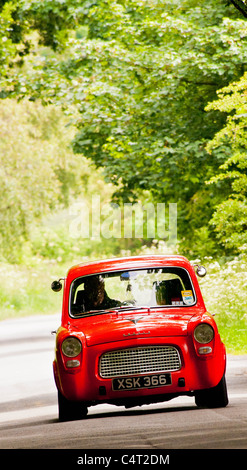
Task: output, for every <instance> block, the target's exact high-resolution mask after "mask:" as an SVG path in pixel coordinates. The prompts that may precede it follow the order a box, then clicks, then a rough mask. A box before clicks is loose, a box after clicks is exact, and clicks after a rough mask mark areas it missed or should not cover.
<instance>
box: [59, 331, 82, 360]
mask: <svg viewBox="0 0 247 470" xmlns="http://www.w3.org/2000/svg"><path fill="white" fill-rule="evenodd" d="M62 352H63V354H64V355H65V356H67V357H76V356H78V354H80V352H81V342H80V341H79V339H77V338H74V337H73V336H71V337H69V338H66V339H65V340H64V341H63V343H62Z"/></svg>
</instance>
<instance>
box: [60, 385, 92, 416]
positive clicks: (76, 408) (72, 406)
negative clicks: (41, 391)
mask: <svg viewBox="0 0 247 470" xmlns="http://www.w3.org/2000/svg"><path fill="white" fill-rule="evenodd" d="M87 411H88V410H87V407H86V406H85V405H83V403H81V402H77V401H69V400H67V398H65V397H64V396H63V395H62V393H61V392H60V391H58V419H59V421H75V420H77V419H83V418H85V417H86V416H87Z"/></svg>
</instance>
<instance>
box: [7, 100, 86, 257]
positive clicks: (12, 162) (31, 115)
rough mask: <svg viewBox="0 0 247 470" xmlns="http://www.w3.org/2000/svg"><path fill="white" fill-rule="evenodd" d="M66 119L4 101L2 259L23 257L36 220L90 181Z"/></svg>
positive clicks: (51, 110) (64, 203) (37, 107)
mask: <svg viewBox="0 0 247 470" xmlns="http://www.w3.org/2000/svg"><path fill="white" fill-rule="evenodd" d="M65 124H66V119H64V116H63V115H62V114H61V112H60V111H58V110H57V109H54V108H52V107H50V108H46V109H45V110H44V109H43V108H42V106H41V105H38V104H35V105H34V104H33V103H28V102H25V101H24V102H23V103H20V104H16V103H15V102H14V101H11V100H5V101H3V102H2V103H0V140H1V147H0V185H1V192H0V213H1V218H0V257H1V259H5V260H9V261H11V262H17V261H21V259H22V256H23V250H24V251H25V249H26V245H27V243H28V242H29V240H30V238H31V235H32V231H33V226H34V224H36V223H38V222H40V221H41V219H42V218H43V217H44V216H45V215H46V216H47V215H49V214H51V213H53V211H54V210H55V209H56V210H57V209H59V208H61V207H66V206H68V204H69V203H70V202H71V201H72V200H74V198H75V197H76V196H78V194H81V192H82V188H85V187H86V186H87V181H88V178H89V175H90V173H91V170H89V168H88V164H87V163H86V162H85V160H83V159H74V155H73V152H72V150H71V149H70V148H69V143H70V141H71V139H72V135H73V132H72V129H70V128H65ZM65 129H66V132H65Z"/></svg>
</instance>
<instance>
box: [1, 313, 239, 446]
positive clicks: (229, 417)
mask: <svg viewBox="0 0 247 470" xmlns="http://www.w3.org/2000/svg"><path fill="white" fill-rule="evenodd" d="M58 325H59V316H57V315H54V316H37V317H32V318H24V319H18V320H6V321H3V322H1V323H0V333H1V343H0V371H1V394H0V449H88V450H89V449H91V450H92V449H132V450H133V449H142V450H143V451H144V450H155V449H156V450H157V449H247V356H229V357H228V366H227V375H226V377H227V385H228V393H229V399H230V403H229V405H228V407H227V408H222V409H212V410H207V409H198V408H197V407H196V406H195V404H194V399H193V398H191V397H178V398H176V399H174V400H171V401H170V402H165V403H161V404H155V405H147V406H143V407H137V408H132V409H130V410H126V409H125V408H122V407H121V408H118V407H115V406H110V405H98V406H95V407H92V408H90V409H89V414H88V417H87V419H86V420H84V421H75V422H68V423H60V422H59V421H58V419H57V395H56V389H55V385H54V382H53V374H52V360H53V355H54V342H55V337H54V336H52V335H51V330H54V329H56V328H57V326H58Z"/></svg>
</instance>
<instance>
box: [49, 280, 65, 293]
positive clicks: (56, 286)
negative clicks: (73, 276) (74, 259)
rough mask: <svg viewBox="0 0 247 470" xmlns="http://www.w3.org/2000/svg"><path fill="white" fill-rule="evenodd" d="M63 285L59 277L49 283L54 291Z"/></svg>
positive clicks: (57, 290)
mask: <svg viewBox="0 0 247 470" xmlns="http://www.w3.org/2000/svg"><path fill="white" fill-rule="evenodd" d="M62 287H63V285H62V283H61V279H58V281H53V282H52V283H51V289H52V290H53V291H54V292H59V291H60V290H61V289H62Z"/></svg>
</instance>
